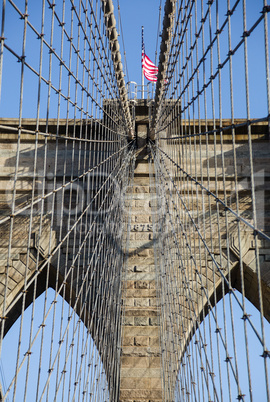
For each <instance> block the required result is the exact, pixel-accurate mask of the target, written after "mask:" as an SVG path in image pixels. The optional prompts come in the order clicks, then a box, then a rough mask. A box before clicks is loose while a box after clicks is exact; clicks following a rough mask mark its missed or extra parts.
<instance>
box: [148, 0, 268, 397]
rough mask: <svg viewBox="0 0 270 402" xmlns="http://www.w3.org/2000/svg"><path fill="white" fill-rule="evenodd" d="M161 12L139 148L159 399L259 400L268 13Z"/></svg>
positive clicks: (219, 8)
mask: <svg viewBox="0 0 270 402" xmlns="http://www.w3.org/2000/svg"><path fill="white" fill-rule="evenodd" d="M167 3H171V4H172V3H173V6H174V7H175V13H174V14H173V16H171V18H170V20H171V27H170V29H172V34H171V39H170V42H168V41H167V43H166V45H167V46H168V44H169V43H170V48H169V51H168V54H167V59H165V65H164V66H163V70H162V71H163V74H160V77H159V78H160V81H159V82H158V83H157V87H158V88H159V92H158V94H156V100H157V101H156V104H155V107H156V109H155V110H154V113H153V116H154V118H153V120H152V124H153V132H152V138H153V139H155V142H153V141H150V143H149V149H150V153H151V158H152V159H151V160H152V161H153V164H152V163H151V169H152V180H151V181H152V187H153V190H152V193H153V192H154V191H155V192H156V196H155V198H154V199H153V222H154V229H155V238H156V246H155V255H156V265H157V283H158V287H159V288H160V290H159V292H160V300H161V319H160V322H161V348H162V353H163V356H162V362H163V385H164V400H177V401H180V400H181V401H182V400H187V401H190V400H192V401H201V400H202V401H205V400H207V401H231V400H235V399H238V400H249V401H256V400H267V401H269V400H270V394H269V334H268V332H266V329H267V330H268V331H269V328H268V326H267V327H266V320H265V318H266V319H267V320H268V321H269V320H270V316H269V301H268V295H269V279H268V271H269V254H270V248H269V244H270V243H269V240H270V225H269V173H270V171H269V160H270V149H269V118H270V113H269V110H270V109H269V106H270V91H269V34H268V24H269V11H270V7H269V5H267V3H266V1H261V2H256V5H255V4H254V3H252V4H251V3H250V2H246V0H237V1H232V2H231V1H230V0H228V1H227V2H222V1H219V0H211V1H207V2H206V1H203V0H202V1H193V0H192V1H189V0H185V1H184V0H183V1H181V0H179V1H176V2H172V1H170V2H167ZM255 58H256V66H258V65H260V72H258V71H255V69H254V64H253V63H252V60H254V59H255ZM165 73H166V75H165ZM164 75H165V77H166V80H164ZM259 89H260V92H259V94H258V91H259ZM251 93H252V96H251ZM255 94H256V95H255ZM255 97H256V102H257V104H259V108H257V107H256V106H257V105H256V103H255V102H254V98H255ZM236 116H237V117H241V119H240V118H237V117H236ZM239 292H240V293H239ZM247 299H249V300H250V301H251V302H252V303H253V304H254V305H255V306H256V307H257V309H258V310H259V314H258V315H259V320H258V321H256V317H253V316H251V308H252V307H251V305H250V304H249V303H248V301H247ZM219 300H221V301H220V303H218V302H219ZM252 311H253V310H252ZM252 314H253V315H254V313H252ZM267 325H268V324H267ZM257 347H258V348H257ZM255 355H256V356H257V360H256V362H254V360H253V358H254V356H255ZM257 372H260V375H259V379H258V377H257ZM258 380H260V385H258V382H257V381H258Z"/></svg>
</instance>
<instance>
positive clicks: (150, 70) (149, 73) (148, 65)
mask: <svg viewBox="0 0 270 402" xmlns="http://www.w3.org/2000/svg"><path fill="white" fill-rule="evenodd" d="M142 70H143V75H144V76H145V78H147V79H148V81H152V82H156V81H157V74H158V68H157V66H155V64H154V63H153V62H152V61H151V60H150V59H149V57H148V56H146V54H145V47H144V40H143V27H142Z"/></svg>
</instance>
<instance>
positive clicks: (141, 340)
mask: <svg viewBox="0 0 270 402" xmlns="http://www.w3.org/2000/svg"><path fill="white" fill-rule="evenodd" d="M134 344H135V346H148V345H149V337H148V336H135V338H134Z"/></svg>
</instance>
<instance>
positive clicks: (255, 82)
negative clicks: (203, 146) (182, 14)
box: [0, 0, 270, 118]
mask: <svg viewBox="0 0 270 402" xmlns="http://www.w3.org/2000/svg"><path fill="white" fill-rule="evenodd" d="M15 3H16V4H18V5H19V7H20V9H21V10H22V11H23V7H24V5H23V3H24V2H15ZM113 3H114V8H115V15H116V18H118V4H119V5H120V12H121V20H122V27H123V32H120V37H119V40H120V50H121V54H122V61H123V62H124V51H123V43H122V37H124V42H125V49H126V58H127V65H128V73H129V80H130V81H136V82H137V83H138V84H141V27H142V25H143V26H144V39H145V49H146V54H147V55H148V57H150V59H151V60H152V61H154V62H155V52H156V46H157V35H158V22H159V6H160V4H161V10H162V11H161V14H162V17H161V21H162V20H163V14H164V4H165V0H161V1H160V0H136V1H132V0H114V1H113ZM200 3H201V2H198V13H200ZM203 3H204V11H205V10H206V3H207V0H204V1H203ZM231 3H234V2H231ZM246 3H247V29H250V28H251V27H252V25H253V24H254V23H255V21H256V20H257V19H258V18H259V16H260V15H261V14H260V12H261V10H262V8H263V0H246ZM41 4H42V2H41V1H37V0H29V21H30V22H32V23H33V24H34V25H35V26H36V27H37V29H38V30H40V12H41V10H40V9H41ZM56 5H57V7H56V9H57V11H58V13H59V15H61V1H60V0H58V1H56ZM219 7H220V10H219V16H220V21H221V23H222V22H223V21H224V19H225V18H226V17H225V14H226V11H227V2H226V1H225V0H224V1H219ZM66 8H67V15H66V20H67V21H68V20H69V19H70V16H69V13H70V11H69V10H70V7H69V6H68V2H67V6H66ZM269 14H270V13H268V20H269ZM199 15H200V14H199ZM46 16H48V18H50V11H49V9H48V6H46ZM198 19H199V20H200V18H198ZM212 19H213V24H215V3H214V4H213V10H212ZM193 20H194V18H193ZM231 20H232V47H234V46H236V44H237V43H238V42H239V40H240V39H241V35H242V34H243V26H242V1H240V3H239V5H238V7H237V9H236V12H235V13H234V14H233V16H232V18H231ZM48 21H49V20H48ZM161 25H162V23H161ZM15 26H16V29H14V27H15ZM66 28H67V30H69V28H68V24H66ZM118 30H119V29H118ZM161 30H162V27H161ZM55 31H57V32H58V33H59V32H60V29H59V27H58V26H57V24H56V28H55ZM206 31H207V30H206ZM22 34H23V20H20V19H19V18H18V14H17V13H15V11H14V9H13V8H12V7H11V6H10V4H9V3H8V2H7V11H6V26H5V33H4V36H5V38H6V43H7V45H8V46H10V47H11V49H12V50H14V51H15V52H16V53H17V54H19V55H21V49H22V40H21V38H22ZM193 34H194V32H193ZM57 35H58V34H56V41H57V38H58V37H60V36H59V35H58V36H57ZM45 38H46V40H47V41H49V38H50V22H48V23H47V26H46V32H45ZM206 38H207V32H206ZM56 41H55V43H54V45H53V46H55V47H56V50H57V51H58V52H59V49H58V45H57V43H56ZM227 42H228V38H227V30H226V29H225V30H224V33H223V34H222V35H221V43H222V49H223V52H222V61H224V59H225V58H226V52H227V51H228V44H227ZM39 44H40V41H38V40H37V38H36V35H35V34H34V33H33V32H32V31H31V30H30V29H28V30H27V49H26V50H27V52H26V61H27V62H29V63H30V64H31V65H32V66H33V67H34V68H35V69H36V70H38V61H39ZM159 47H160V44H159V43H158V46H157V49H158V51H157V53H158V55H159ZM45 53H46V57H47V59H46V60H45V61H44V66H43V74H44V75H45V77H46V78H47V77H48V50H47V49H46V52H45ZM66 57H68V55H65V58H66ZM214 57H215V55H214ZM67 60H68V59H66V61H67ZM74 60H75V57H74ZM243 60H244V57H243V46H241V48H240V49H239V50H238V51H237V53H236V54H235V55H234V56H233V75H234V77H233V79H234V97H235V102H234V103H235V117H243V118H245V117H246V110H245V77H244V63H243ZM157 64H158V63H157ZM248 66H249V89H250V106H251V117H254V118H256V117H265V116H266V115H267V102H266V79H265V58H264V30H263V22H261V23H260V24H259V25H258V27H257V28H256V29H255V31H254V32H253V33H252V34H251V35H250V37H249V38H248ZM216 68H217V63H216V61H215V60H214V71H216ZM58 69H59V61H58V60H56V64H55V68H54V84H55V86H57V85H58V75H59V74H58ZM206 69H207V79H208V78H209V77H210V75H211V74H210V72H209V69H210V68H209V62H208V61H207V62H206ZM33 77H34V78H33ZM66 77H67V74H65V77H64V79H66ZM222 80H223V90H222V105H223V106H222V107H223V117H224V118H225V117H230V102H229V99H230V94H229V68H228V63H227V66H226V67H225V68H224V69H223V73H222ZM126 81H128V77H126ZM19 82H20V63H18V62H17V59H16V57H14V55H12V54H11V53H10V52H8V51H6V50H5V52H4V69H3V88H2V94H1V100H0V116H1V117H17V116H18V110H19V105H18V99H19ZM25 82H26V83H28V85H26V86H27V90H25V91H24V108H23V117H36V103H37V102H36V99H37V77H36V76H34V75H33V73H32V72H30V70H29V69H26V71H25ZM145 82H146V80H145ZM216 82H217V80H216ZM42 86H43V88H42V91H43V92H42V102H43V103H42V105H41V116H40V117H45V116H46V98H47V87H46V85H45V84H44V85H42ZM63 88H64V91H65V87H64V85H63V87H62V89H63ZM209 89H210V88H209ZM217 89H218V85H216V84H215V99H216V103H217V99H218V96H217V95H218V94H217ZM72 96H73V94H72ZM72 96H71V98H72ZM207 98H208V99H209V100H210V99H211V96H208V95H207ZM51 102H52V104H51V109H50V116H49V117H56V114H57V113H56V106H57V95H55V94H54V95H53V96H52V100H51ZM202 103H203V102H202ZM65 108H66V106H65V102H64V101H63V106H61V117H65V116H66V109H65ZM77 117H79V116H77ZM211 117H212V116H211V104H209V105H208V118H211ZM216 117H217V116H216Z"/></svg>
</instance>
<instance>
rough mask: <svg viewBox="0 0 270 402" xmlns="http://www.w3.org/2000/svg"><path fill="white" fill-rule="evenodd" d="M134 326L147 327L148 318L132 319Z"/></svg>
mask: <svg viewBox="0 0 270 402" xmlns="http://www.w3.org/2000/svg"><path fill="white" fill-rule="evenodd" d="M134 325H149V317H134Z"/></svg>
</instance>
